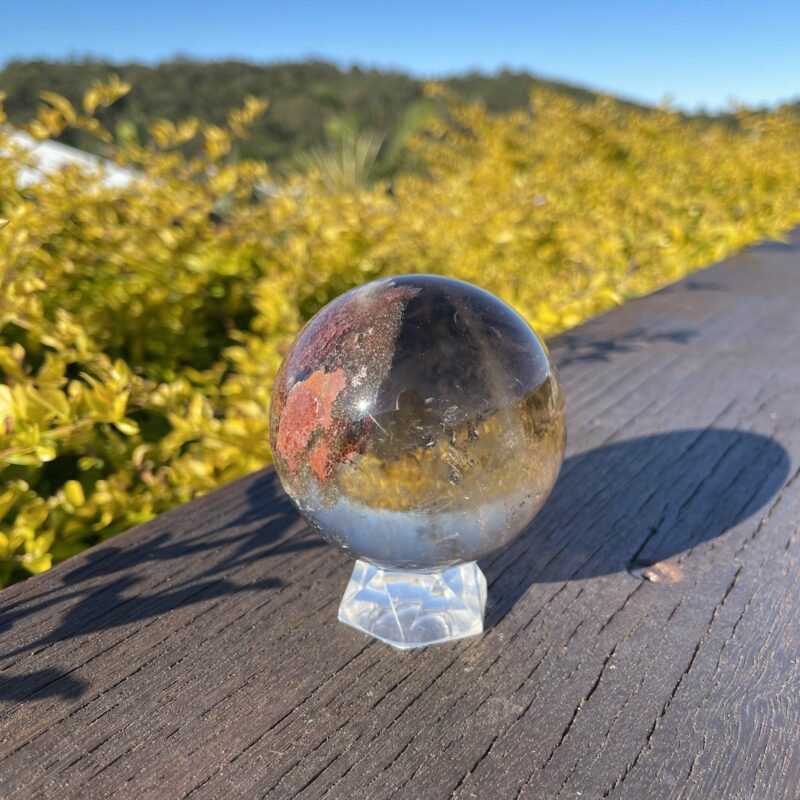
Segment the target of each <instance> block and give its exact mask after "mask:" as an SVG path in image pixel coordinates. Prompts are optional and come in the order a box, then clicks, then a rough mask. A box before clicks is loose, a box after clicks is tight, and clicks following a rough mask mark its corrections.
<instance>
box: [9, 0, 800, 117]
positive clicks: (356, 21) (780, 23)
mask: <svg viewBox="0 0 800 800" xmlns="http://www.w3.org/2000/svg"><path fill="white" fill-rule="evenodd" d="M799 40H800V2H798V0H776V1H775V2H769V1H768V0H767V2H756V0H732V1H729V2H722V0H674V1H673V2H670V0H650V2H647V0H641V2H629V1H627V0H626V1H624V2H622V1H618V0H594V2H588V1H584V2H579V1H578V0H555V2H553V1H552V0H551V2H549V3H546V4H545V3H541V2H527V3H526V2H515V1H512V0H483V2H472V0H462V1H461V2H450V0H428V1H427V2H419V1H418V0H400V1H399V2H397V1H396V2H393V3H391V4H388V3H381V2H380V0H372V2H366V1H362V0H359V1H358V2H348V1H347V0H339V2H335V0H283V2H281V3H276V2H263V1H262V2H256V1H255V0H213V2H211V0H193V1H192V2H188V1H187V0H159V1H156V0H103V2H99V0H72V2H64V1H63V0H59V1H58V2H54V0H50V2H25V1H24V0H23V1H22V2H20V0H16V2H15V1H14V0H0V62H5V61H7V60H9V59H11V58H15V57H16V58H20V57H21V58H30V57H36V56H46V57H51V58H63V57H66V56H75V57H81V56H85V55H95V56H102V57H108V58H111V59H114V60H140V61H148V62H152V61H157V60H160V59H164V58H169V57H170V56H173V55H175V54H183V55H189V56H196V57H201V58H224V57H237V58H243V59H251V60H255V61H261V62H265V61H275V60H288V59H302V58H306V57H309V56H316V57H322V58H327V59H330V60H333V61H336V62H339V63H342V64H350V63H354V62H355V63H359V64H362V65H374V66H391V67H397V68H402V69H405V70H408V71H410V72H413V73H415V74H419V75H442V74H449V73H453V72H458V71H462V70H465V69H469V68H477V69H482V70H487V71H491V70H495V69H497V68H499V67H503V66H508V67H511V68H520V69H528V70H530V71H532V72H534V73H537V74H540V75H543V76H547V77H554V78H560V79H564V80H567V81H571V82H575V83H579V84H582V85H586V86H590V87H596V88H600V89H604V90H606V91H609V92H613V93H616V94H620V95H623V96H627V97H631V98H638V99H643V100H648V101H653V102H657V101H659V100H661V99H663V98H664V97H665V96H666V95H670V96H671V97H672V98H673V99H674V101H675V102H676V103H677V104H679V105H681V106H683V107H687V108H696V107H698V106H700V105H705V106H708V107H714V108H718V107H722V106H725V105H726V104H727V102H728V100H729V99H735V100H739V101H743V102H748V103H751V104H752V103H774V102H776V101H779V100H786V99H790V98H797V97H798V96H800V46H799V45H798V41H799Z"/></svg>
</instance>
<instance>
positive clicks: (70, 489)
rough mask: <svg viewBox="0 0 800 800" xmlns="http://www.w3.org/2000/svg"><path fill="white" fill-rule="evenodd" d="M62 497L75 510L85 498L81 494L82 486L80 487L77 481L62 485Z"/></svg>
mask: <svg viewBox="0 0 800 800" xmlns="http://www.w3.org/2000/svg"><path fill="white" fill-rule="evenodd" d="M64 496H65V497H66V498H67V500H69V502H70V505H72V506H74V507H75V508H80V507H81V506H82V505H83V504H84V503H85V502H86V497H85V496H84V494H83V486H81V485H80V483H78V481H74V480H72V481H67V482H66V483H65V484H64Z"/></svg>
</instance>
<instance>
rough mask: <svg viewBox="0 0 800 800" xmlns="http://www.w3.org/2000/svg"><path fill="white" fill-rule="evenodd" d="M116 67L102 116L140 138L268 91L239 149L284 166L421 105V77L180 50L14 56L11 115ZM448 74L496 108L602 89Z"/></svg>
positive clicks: (384, 128)
mask: <svg viewBox="0 0 800 800" xmlns="http://www.w3.org/2000/svg"><path fill="white" fill-rule="evenodd" d="M110 72H115V73H117V74H118V75H119V76H120V77H121V78H122V79H123V80H124V81H126V82H128V83H130V84H131V85H132V86H133V90H132V91H131V92H130V94H129V95H128V96H127V97H125V98H123V99H122V100H120V101H119V102H118V103H117V104H116V105H114V106H113V107H112V108H111V109H108V110H107V111H105V112H104V113H103V114H102V115H101V121H102V122H103V123H104V124H105V125H106V126H107V127H109V129H110V130H112V131H116V132H117V133H124V134H125V135H129V136H130V135H135V136H137V137H139V138H142V137H143V136H144V135H145V131H146V129H147V126H148V124H149V123H150V122H152V121H153V120H155V119H158V118H166V119H170V120H177V119H182V118H184V117H187V116H196V117H199V118H200V119H202V120H204V121H208V122H222V121H223V120H224V118H225V114H226V112H227V111H228V110H229V109H230V108H232V107H233V106H236V105H237V104H239V103H240V102H241V100H242V98H243V97H245V95H248V94H253V95H257V96H261V97H266V98H268V99H269V102H270V106H269V110H268V111H267V114H266V115H265V116H264V117H263V118H262V119H261V120H260V121H259V122H258V123H257V124H256V126H255V129H254V130H253V134H252V137H251V138H250V139H249V140H248V141H247V142H244V143H242V145H241V146H240V150H239V153H240V155H242V156H247V157H255V158H260V159H265V160H266V161H268V162H270V163H271V164H273V165H276V166H287V165H289V164H291V163H292V162H293V160H294V157H295V156H297V155H299V154H301V153H304V152H307V151H308V150H310V149H312V148H313V147H315V146H319V145H323V144H325V142H326V140H327V139H328V138H330V136H331V132H332V130H333V131H336V130H341V128H342V127H343V126H344V127H346V128H347V129H350V130H356V131H369V132H372V133H375V134H378V135H379V136H381V137H383V139H384V141H385V142H387V143H388V142H391V140H392V137H393V135H394V134H395V133H396V132H397V131H398V130H402V129H403V128H404V126H407V123H408V119H409V117H412V118H414V119H418V118H419V116H420V113H419V112H420V106H422V105H424V91H423V81H422V80H419V79H416V78H413V77H410V76H409V75H405V74H403V73H401V72H394V71H383V70H375V69H361V68H359V67H351V68H349V69H342V68H340V67H338V66H335V65H333V64H329V63H326V62H322V61H308V62H302V63H285V64H269V65H259V64H250V63H245V62H241V61H217V62H201V61H190V60H184V59H177V60H174V61H169V62H164V63H162V64H157V65H155V66H145V65H142V64H112V63H109V62H105V61H75V62H53V61H12V62H9V63H8V64H7V65H6V66H5V67H4V68H3V69H2V71H0V91H3V92H5V93H6V101H5V104H6V111H7V113H8V116H9V119H10V120H11V122H18V123H21V122H25V121H27V120H29V119H30V118H31V117H32V116H33V115H34V113H35V109H36V106H37V104H38V102H39V100H38V96H39V93H40V92H42V91H50V92H57V93H58V94H62V95H64V96H65V97H67V98H68V99H70V100H71V101H73V102H78V101H79V100H80V97H81V95H82V94H83V92H84V91H85V90H86V89H87V88H88V86H89V85H90V83H91V82H92V81H93V80H95V79H105V78H106V77H107V76H108V74H109V73H110ZM441 82H442V83H443V84H445V85H446V86H447V87H448V88H449V89H450V90H451V91H452V92H453V93H454V94H455V95H456V96H457V97H459V98H461V99H463V100H469V101H478V102H481V103H483V104H484V105H485V106H486V107H487V109H488V110H490V111H493V112H501V111H508V110H510V109H513V108H521V107H525V106H526V105H527V103H528V96H529V93H530V91H531V89H533V88H535V87H549V88H551V89H553V90H555V91H557V92H560V93H562V94H565V95H569V96H570V97H572V98H574V99H576V100H578V101H584V102H585V101H591V100H593V99H594V98H595V97H596V95H595V94H594V93H593V92H590V91H588V90H586V89H581V88H579V87H576V86H571V85H568V84H565V83H559V82H554V81H546V80H542V79H539V78H536V77H534V76H532V75H530V74H528V73H525V72H510V71H507V70H504V71H502V72H498V73H496V74H494V75H484V74H480V73H469V74H465V75H461V76H458V77H451V78H447V79H444V80H443V81H441ZM63 138H64V141H66V142H68V143H70V144H74V145H76V146H78V147H83V148H85V149H91V150H97V148H98V143H97V142H94V141H92V140H91V139H90V138H89V137H88V136H87V135H86V134H83V133H81V132H74V131H68V132H67V133H66V134H65V135H64V137H63Z"/></svg>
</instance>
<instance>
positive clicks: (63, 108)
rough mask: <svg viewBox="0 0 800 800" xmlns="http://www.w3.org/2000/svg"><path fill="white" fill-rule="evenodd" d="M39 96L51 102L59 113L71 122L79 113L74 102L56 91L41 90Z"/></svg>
mask: <svg viewBox="0 0 800 800" xmlns="http://www.w3.org/2000/svg"><path fill="white" fill-rule="evenodd" d="M39 97H41V99H42V100H44V101H45V102H46V103H49V104H50V105H51V106H53V108H55V109H57V110H58V113H59V114H61V116H62V117H63V118H64V119H65V120H66V121H67V122H69V123H73V122H75V120H76V119H77V118H78V115H77V113H76V111H75V109H74V108H73V106H72V103H70V102H69V100H67V98H66V97H62V96H61V95H60V94H56V93H55V92H40V93H39Z"/></svg>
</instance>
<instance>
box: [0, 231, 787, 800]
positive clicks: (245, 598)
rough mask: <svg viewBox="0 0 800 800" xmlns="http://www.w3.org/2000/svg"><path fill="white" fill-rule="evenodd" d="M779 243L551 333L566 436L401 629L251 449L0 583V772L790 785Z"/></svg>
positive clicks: (546, 790) (497, 783)
mask: <svg viewBox="0 0 800 800" xmlns="http://www.w3.org/2000/svg"><path fill="white" fill-rule="evenodd" d="M799 243H800V239H798V238H797V237H795V239H794V240H793V242H792V243H791V244H789V245H780V244H765V245H762V246H760V247H757V248H754V249H752V250H749V251H747V252H745V253H743V254H742V255H740V256H738V257H736V258H734V259H732V260H730V261H728V262H726V263H723V264H720V265H716V266H714V267H711V268H709V269H707V270H704V271H702V272H698V273H696V274H694V275H692V276H691V277H689V278H687V279H686V280H683V281H681V282H679V283H677V284H675V285H673V286H670V287H668V288H666V289H664V290H662V291H660V292H657V293H656V294H654V295H651V296H649V297H646V298H643V299H641V300H637V301H634V302H631V303H629V304H626V305H625V306H623V307H621V308H618V309H616V310H614V311H612V312H611V313H609V314H607V315H605V316H603V317H600V318H597V319H595V320H593V321H591V322H589V323H588V324H586V325H583V326H581V327H579V328H577V329H575V330H573V331H571V332H570V333H568V334H566V335H563V336H560V337H558V338H557V339H555V340H554V341H553V342H552V343H551V347H552V350H553V352H554V355H555V358H556V360H557V362H558V363H559V364H560V366H561V374H562V378H563V383H564V387H565V391H566V397H567V406H568V420H569V431H570V435H569V446H568V457H567V460H566V462H565V465H564V469H563V472H562V475H561V478H560V479H559V482H558V485H557V487H556V489H555V491H554V493H553V495H552V497H551V498H550V500H549V501H548V503H547V505H546V507H545V509H544V510H543V512H542V513H541V514H540V515H539V517H538V519H537V521H536V522H535V523H534V526H533V529H532V530H531V531H530V532H529V533H527V534H526V535H525V536H524V537H523V538H521V539H520V540H518V541H517V542H515V543H514V544H512V545H511V546H510V547H508V548H507V549H505V550H503V551H501V552H499V553H497V554H496V555H494V556H492V557H491V558H489V559H487V560H486V561H485V563H483V564H482V566H483V568H484V571H485V572H486V574H487V576H488V580H489V583H490V596H489V597H490V599H489V608H488V612H487V615H488V619H487V624H488V630H487V632H486V633H485V634H484V635H483V636H481V637H479V638H475V639H470V640H465V641H463V642H460V643H457V644H455V645H449V646H439V647H434V648H430V649H426V650H420V651H413V652H406V653H403V652H398V651H395V650H392V649H390V648H389V647H386V646H385V645H383V644H380V643H378V642H375V641H372V640H370V639H368V638H367V637H366V636H363V635H360V634H359V633H357V632H356V631H354V630H352V629H350V628H347V627H345V626H343V625H341V624H339V623H338V622H337V621H336V608H337V604H338V602H339V598H340V595H341V592H342V589H343V586H344V584H345V582H346V580H347V578H348V576H349V572H350V569H351V562H350V561H349V560H348V559H347V558H346V557H344V556H343V555H341V554H340V553H339V552H337V551H336V550H334V549H333V548H331V547H328V546H324V545H322V543H321V542H320V540H319V539H317V538H316V536H314V535H312V534H311V533H309V531H308V530H307V529H306V528H305V526H304V525H303V523H302V521H301V520H300V519H298V517H297V515H296V514H295V512H294V511H293V509H292V507H291V506H290V504H289V503H288V501H287V500H286V498H285V497H284V495H283V494H282V492H281V489H280V487H279V485H278V483H277V481H276V479H275V476H274V474H273V472H272V471H271V470H265V471H263V472H261V473H258V474H255V475H252V476H249V477H247V478H244V479H242V480H239V481H237V482H235V483H232V484H230V485H228V486H226V487H225V488H223V489H220V490H219V491H216V492H213V493H212V494H210V495H208V496H206V497H204V498H202V499H200V500H198V501H195V502H193V503H190V504H188V505H187V506H184V507H182V508H178V509H176V510H174V511H172V512H170V513H168V514H165V515H163V516H161V517H159V518H157V519H155V520H153V521H152V522H150V523H148V524H146V525H142V526H140V527H138V528H136V529H134V530H132V531H129V532H128V533H126V534H123V535H122V536H119V537H117V538H116V539H113V540H111V541H109V542H108V543H106V544H103V545H101V546H98V547H95V548H93V549H91V550H89V551H87V552H86V553H85V554H83V555H81V556H78V557H76V558H73V559H72V560H70V561H68V562H66V563H64V564H62V565H60V566H58V567H56V568H55V569H53V570H51V571H50V572H47V573H45V574H43V575H40V576H37V577H35V578H31V579H30V580H28V581H27V582H25V583H23V584H20V585H17V586H13V587H11V588H9V589H7V590H5V591H4V592H3V593H2V594H0V709H2V713H1V715H0V797H3V798H31V797H53V798H65V797H75V798H84V799H85V798H95V797H104V796H113V797H137V798H138V797H152V798H159V800H163V799H164V798H172V797H183V796H187V795H188V796H191V797H198V798H255V797H264V796H269V797H280V798H283V797H304V798H312V797H314V798H316V797H328V798H347V799H348V800H349V799H350V798H359V797H369V798H389V797H398V798H414V799H416V798H446V797H450V796H451V795H452V796H454V797H457V798H480V799H481V800H482V799H483V798H515V797H527V798H548V800H550V799H552V798H560V797H565V798H566V797H569V798H575V797H581V798H584V799H587V798H591V799H592V800H595V798H601V797H613V798H632V799H635V800H641V798H673V797H674V798H679V797H680V798H703V800H714V799H718V798H765V799H766V798H770V800H775V798H784V797H787V798H788V797H793V798H796V797H797V796H798V794H800V531H799V530H798V528H799V526H800V481H798V466H799V465H800V244H799Z"/></svg>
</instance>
